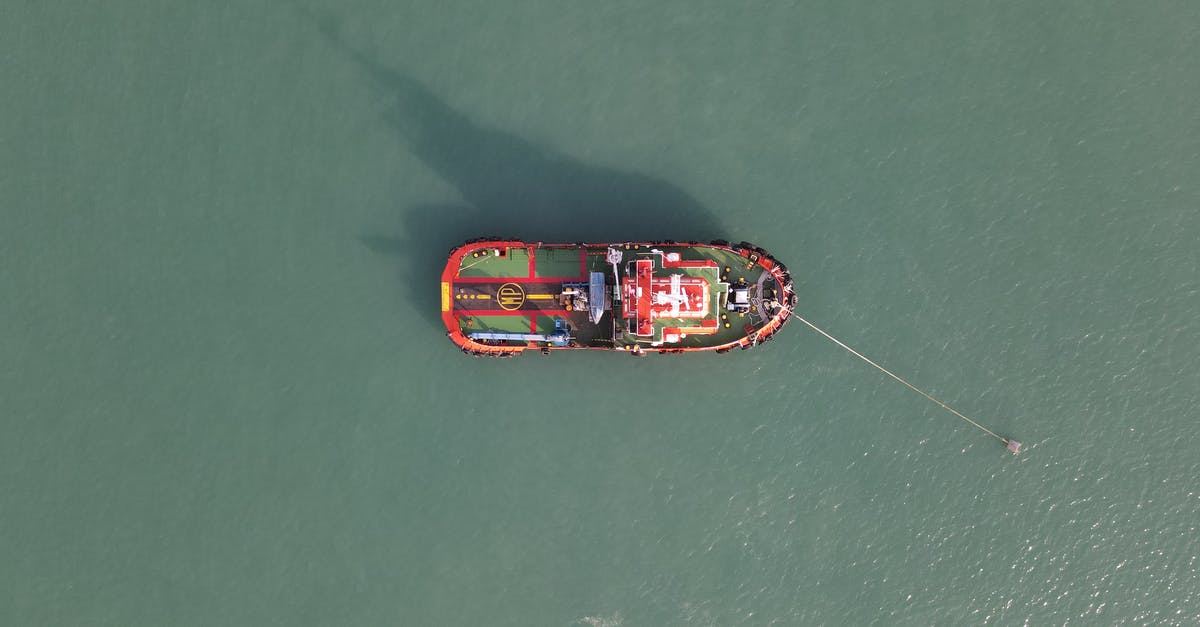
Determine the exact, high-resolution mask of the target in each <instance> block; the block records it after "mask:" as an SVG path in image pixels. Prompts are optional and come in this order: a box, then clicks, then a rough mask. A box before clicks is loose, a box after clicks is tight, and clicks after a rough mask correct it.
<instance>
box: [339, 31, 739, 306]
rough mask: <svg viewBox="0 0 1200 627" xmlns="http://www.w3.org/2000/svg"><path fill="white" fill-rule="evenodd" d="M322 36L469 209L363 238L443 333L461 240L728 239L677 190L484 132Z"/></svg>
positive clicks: (398, 76)
mask: <svg viewBox="0 0 1200 627" xmlns="http://www.w3.org/2000/svg"><path fill="white" fill-rule="evenodd" d="M321 30H322V32H323V33H324V35H325V36H326V38H328V40H329V41H330V43H331V44H332V45H333V47H334V48H335V49H337V50H339V51H341V52H342V53H343V54H345V55H346V56H347V57H348V58H350V59H351V60H352V61H353V62H354V63H355V64H356V65H357V66H358V67H359V68H360V69H361V70H362V71H363V73H364V74H365V75H366V76H367V77H368V78H367V80H368V81H369V82H370V83H371V84H372V86H373V87H374V88H375V89H377V90H380V91H381V92H382V95H383V96H384V97H385V98H386V99H387V101H388V102H389V106H388V110H387V113H386V117H387V120H388V123H389V125H390V126H391V127H392V128H393V129H395V131H396V133H397V136H398V137H399V139H400V140H401V141H402V142H403V143H404V145H405V146H406V147H407V148H408V149H409V150H410V151H412V153H413V154H414V155H416V156H417V157H418V158H419V159H420V160H421V161H422V162H423V163H424V164H425V165H427V166H428V167H429V168H430V169H432V170H433V171H434V172H436V173H437V174H438V175H439V176H441V177H442V178H443V179H445V180H446V181H447V182H449V183H450V184H451V185H453V186H454V187H455V188H456V189H457V190H458V192H459V193H460V194H461V196H462V198H463V200H464V201H465V204H463V205H419V206H413V207H409V208H408V209H406V210H405V211H404V212H403V214H402V216H401V225H400V228H401V231H402V233H400V234H394V233H372V234H364V235H362V236H360V237H359V239H360V241H361V242H362V243H363V244H364V245H366V246H368V247H369V248H370V249H371V250H373V251H375V252H378V253H381V254H386V255H389V256H394V257H398V258H399V259H400V267H401V277H400V278H401V281H402V282H403V284H404V285H405V286H407V287H408V289H409V294H408V295H407V296H408V297H409V298H411V300H412V302H413V304H414V305H415V306H416V307H418V308H419V309H420V311H421V312H422V313H423V314H425V316H426V317H427V319H428V320H429V321H430V323H431V324H434V325H435V326H438V327H441V325H442V323H441V319H440V317H439V314H438V311H439V309H438V308H439V298H440V297H439V295H438V294H439V292H438V289H437V282H438V277H439V276H440V275H441V271H442V268H443V267H444V265H445V261H446V254H447V250H448V249H449V248H451V247H453V246H455V245H457V244H460V243H462V242H463V241H464V240H466V239H470V238H475V237H481V236H485V235H495V236H500V237H513V238H518V239H524V240H528V241H545V242H576V241H588V242H605V241H657V240H667V239H671V240H678V241H684V240H689V241H708V240H711V239H714V238H718V237H723V236H724V235H725V234H724V233H723V232H722V229H721V226H720V224H719V222H718V220H717V219H716V217H715V216H714V214H713V213H712V212H710V211H709V210H708V209H706V208H705V207H704V206H702V205H701V204H700V203H699V202H697V201H696V199H695V198H693V197H692V196H691V195H689V194H688V193H686V192H685V191H683V190H681V189H680V188H678V187H676V186H675V185H672V184H671V183H668V182H667V181H664V180H661V179H658V178H655V177H653V176H648V175H645V174H639V173H636V172H626V171H622V170H618V169H615V168H610V167H604V166H598V165H590V164H587V163H583V162H581V161H579V160H577V159H575V158H573V157H571V156H569V155H567V154H564V153H562V152H559V151H556V150H553V149H550V148H548V147H545V146H542V145H539V144H536V143H534V142H531V141H528V140H526V139H523V138H521V137H518V136H517V135H515V134H513V133H509V132H506V131H501V130H495V129H490V128H486V127H484V126H481V125H480V124H477V123H476V122H474V121H473V120H471V119H470V118H469V117H468V116H467V115H466V114H464V113H462V112H461V111H458V110H456V109H455V108H453V107H452V106H450V105H449V104H447V103H446V102H445V101H444V100H442V99H441V98H439V97H438V96H436V95H434V94H433V92H431V91H430V90H429V89H428V88H427V87H426V86H425V85H424V84H422V83H421V82H420V81H418V80H416V79H414V78H413V77H411V76H408V75H406V74H404V73H401V72H399V71H396V70H393V69H390V68H388V67H386V66H385V65H384V64H383V63H382V62H380V61H379V60H377V59H374V58H371V57H369V56H367V55H365V54H363V53H362V52H360V51H359V50H358V49H356V48H355V47H354V46H351V45H349V44H348V43H347V42H345V41H344V40H343V39H342V38H341V35H340V34H339V31H338V29H337V28H336V25H335V24H329V23H326V24H324V25H323V27H322V29H321ZM618 132H619V131H618Z"/></svg>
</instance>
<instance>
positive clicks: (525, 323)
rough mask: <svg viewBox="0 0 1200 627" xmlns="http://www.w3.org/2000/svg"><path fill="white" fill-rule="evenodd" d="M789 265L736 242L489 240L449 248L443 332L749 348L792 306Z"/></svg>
mask: <svg viewBox="0 0 1200 627" xmlns="http://www.w3.org/2000/svg"><path fill="white" fill-rule="evenodd" d="M795 304H796V294H795V292H794V291H793V289H792V278H791V275H790V274H789V273H788V270H787V267H785V266H784V265H783V264H782V263H780V262H779V261H777V260H776V259H775V258H774V257H772V256H771V255H770V254H768V253H767V252H766V251H765V250H763V249H761V248H759V247H757V246H754V245H752V244H749V243H747V242H740V243H737V244H730V243H729V242H726V241H723V240H716V241H712V242H709V243H707V244H704V243H698V242H671V241H657V242H621V243H584V242H577V243H574V244H546V243H542V242H526V241H522V240H520V239H515V238H500V237H482V238H478V239H474V240H471V241H468V242H466V243H464V244H462V245H460V246H456V247H454V248H451V249H450V251H449V258H448V259H447V261H446V267H445V269H444V270H443V271H442V277H441V305H442V310H441V315H442V321H443V322H444V323H445V325H446V334H447V336H449V338H450V339H451V341H453V342H454V343H455V344H456V345H458V346H459V347H460V348H461V349H462V351H463V352H464V353H467V354H469V355H475V356H479V357H512V356H514V355H518V354H521V353H523V352H525V351H528V350H535V351H540V352H542V353H544V354H550V353H552V352H554V351H559V350H588V349H590V350H610V351H623V352H626V353H629V354H631V355H635V356H644V355H648V354H650V353H654V352H657V353H666V354H672V353H688V352H700V351H712V352H716V353H727V352H729V351H731V350H733V349H735V348H736V349H742V350H745V349H748V348H751V347H754V346H757V345H759V344H762V343H764V342H767V341H769V340H770V339H771V338H772V337H774V335H775V333H776V332H778V331H779V329H780V328H782V327H783V325H784V323H785V322H787V320H788V319H789V317H790V316H791V312H792V311H793V309H794V308H795Z"/></svg>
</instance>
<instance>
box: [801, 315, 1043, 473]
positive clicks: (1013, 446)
mask: <svg viewBox="0 0 1200 627" xmlns="http://www.w3.org/2000/svg"><path fill="white" fill-rule="evenodd" d="M792 315H793V316H795V318H796V319H797V320H799V321H800V322H803V323H804V324H807V325H808V326H809V327H810V328H812V330H813V331H816V332H817V333H820V334H821V335H824V336H825V337H827V338H829V340H830V341H832V342H833V343H834V344H837V345H838V346H841V347H842V348H844V349H846V350H847V351H850V353H851V354H853V355H854V356H855V357H858V358H859V359H861V360H863V361H865V362H867V363H868V364H871V365H872V366H874V367H876V368H878V369H879V371H880V372H882V373H883V374H886V375H887V376H889V377H891V378H893V379H895V380H897V381H899V382H900V383H903V384H904V385H906V386H908V388H909V389H911V390H912V391H914V392H916V393H917V394H920V395H921V396H924V397H925V398H927V399H929V400H931V401H933V402H934V403H937V404H938V405H939V406H940V407H941V408H942V409H944V410H946V411H948V412H950V413H952V414H954V415H955V416H958V417H959V418H962V419H963V420H965V421H967V422H969V423H971V424H972V425H974V426H975V427H977V428H978V429H979V430H980V431H983V432H984V433H986V434H988V435H990V436H992V437H993V438H996V439H997V440H1000V441H1001V442H1003V443H1004V444H1005V445H1006V446H1007V448H1008V450H1010V451H1012V453H1013V454H1014V455H1015V454H1017V453H1018V452H1020V450H1021V443H1020V442H1018V441H1016V440H1010V439H1008V438H1005V437H1001V436H999V435H996V433H994V432H993V431H991V430H990V429H988V428H987V427H985V426H983V425H981V424H979V423H978V422H975V421H974V420H971V419H970V418H967V417H966V416H964V415H962V414H961V413H959V412H958V410H956V409H954V408H953V407H951V406H949V405H947V404H945V403H943V402H942V401H939V400H938V399H936V398H934V397H933V396H931V395H929V394H926V393H925V392H923V391H921V389H920V388H918V387H917V386H915V385H913V384H911V383H909V382H908V381H905V380H904V379H902V378H900V377H899V376H897V375H896V374H895V373H893V372H892V371H891V370H888V369H887V368H884V367H883V366H880V365H879V364H877V363H875V362H873V361H871V360H870V359H867V357H866V356H865V355H863V354H862V353H860V352H858V351H856V350H854V349H853V348H850V347H849V346H846V345H845V344H844V343H842V341H841V340H839V339H837V338H836V337H833V336H832V335H830V334H828V333H826V332H825V331H822V330H821V329H820V328H819V327H818V326H817V325H815V324H813V323H811V322H809V321H808V320H805V319H804V318H802V317H800V316H798V315H795V312H793V314H792Z"/></svg>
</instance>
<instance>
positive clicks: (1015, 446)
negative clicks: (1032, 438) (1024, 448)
mask: <svg viewBox="0 0 1200 627" xmlns="http://www.w3.org/2000/svg"><path fill="white" fill-rule="evenodd" d="M1004 448H1007V449H1008V450H1009V451H1010V452H1012V454H1013V455H1016V454H1018V453H1020V452H1021V443H1020V442H1018V441H1016V440H1005V441H1004Z"/></svg>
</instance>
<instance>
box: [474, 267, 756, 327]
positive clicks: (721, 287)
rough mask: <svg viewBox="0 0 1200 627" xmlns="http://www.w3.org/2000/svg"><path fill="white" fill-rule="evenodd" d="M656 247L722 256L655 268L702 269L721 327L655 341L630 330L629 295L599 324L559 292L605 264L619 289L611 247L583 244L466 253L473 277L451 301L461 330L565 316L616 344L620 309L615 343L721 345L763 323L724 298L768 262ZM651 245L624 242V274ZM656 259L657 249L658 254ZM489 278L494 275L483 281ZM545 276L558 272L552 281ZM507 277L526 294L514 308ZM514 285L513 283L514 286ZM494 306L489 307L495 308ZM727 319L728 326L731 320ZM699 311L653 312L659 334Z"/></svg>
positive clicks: (609, 282) (695, 273)
mask: <svg viewBox="0 0 1200 627" xmlns="http://www.w3.org/2000/svg"><path fill="white" fill-rule="evenodd" d="M653 248H654V249H657V250H660V251H663V252H664V253H667V252H676V253H679V255H680V258H681V259H682V260H685V261H703V260H712V261H714V262H716V263H717V264H718V267H717V268H715V269H713V268H674V267H672V268H664V267H662V266H661V265H659V264H658V263H656V266H655V273H654V276H655V277H658V278H661V277H665V276H668V275H670V274H680V275H683V276H684V277H700V278H703V279H705V280H706V281H707V282H708V285H709V299H710V301H709V309H708V311H709V312H710V313H709V315H708V316H706V318H711V317H714V316H715V317H716V318H717V321H718V327H717V329H716V331H715V332H713V333H708V334H689V335H688V336H687V337H683V338H680V340H679V341H678V342H674V343H667V344H662V345H660V346H653V347H652V346H651V343H652V338H647V337H638V336H636V335H634V334H633V333H631V332H630V330H629V329H628V328H627V324H629V323H631V322H632V320H631V319H626V318H624V317H623V315H622V311H623V310H622V306H623V305H624V303H619V302H618V303H613V308H612V310H611V311H606V312H605V315H604V316H603V317H602V318H601V320H600V322H599V324H593V323H592V322H591V321H590V320H589V319H588V314H587V312H586V311H565V310H564V309H563V305H562V304H561V303H560V302H559V300H558V294H559V293H560V292H561V291H562V284H563V283H576V282H586V281H587V276H588V273H590V272H603V273H604V275H605V279H606V291H607V292H609V293H610V294H611V292H612V290H613V287H614V285H613V281H614V278H613V272H612V266H611V265H609V264H608V263H607V261H606V252H607V248H606V247H585V248H581V247H579V246H570V245H568V246H549V247H548V246H541V247H538V248H536V249H534V258H533V264H532V266H531V265H530V257H529V251H528V249H527V248H522V247H518V248H509V249H507V250H504V251H502V254H497V253H496V250H495V249H491V250H489V251H488V254H487V255H483V254H482V252H480V254H478V255H475V256H473V255H467V256H466V257H464V258H463V260H462V264H461V270H460V271H459V278H463V279H468V280H473V282H472V281H464V282H462V283H455V284H454V288H453V290H452V291H453V292H454V294H453V296H452V303H453V307H454V309H455V310H456V311H461V314H460V316H459V320H460V323H461V324H462V327H461V328H462V330H463V331H464V332H466V333H471V332H473V331H494V332H509V333H529V332H531V331H532V330H535V329H536V331H537V332H538V333H545V334H548V333H550V332H551V331H553V328H554V320H555V319H557V318H566V319H567V320H568V321H569V322H570V324H571V327H572V334H573V335H574V336H575V338H576V340H577V341H578V342H579V344H580V345H581V346H604V347H611V346H613V344H614V330H613V327H614V325H613V320H614V316H616V322H617V327H618V331H617V332H616V334H615V336H616V337H615V341H616V345H617V346H635V345H639V346H642V347H643V348H646V349H649V350H660V349H666V350H669V349H672V348H699V347H704V346H718V345H723V344H729V343H732V342H736V341H737V340H739V339H741V338H743V337H745V336H746V335H747V328H746V327H747V326H748V325H749V326H750V327H752V328H757V327H758V326H760V325H761V324H762V318H761V317H760V316H758V315H756V314H754V313H751V314H739V313H732V312H726V311H725V310H724V309H723V308H722V307H721V306H720V304H721V303H722V302H723V301H724V300H725V299H726V297H727V294H728V290H729V284H730V283H732V282H735V281H737V280H738V279H744V280H746V281H747V282H748V283H750V284H751V285H752V286H754V285H755V284H756V282H757V281H758V279H759V277H760V276H761V275H762V274H763V273H764V272H765V270H764V269H763V268H762V267H761V266H759V265H757V264H752V263H749V262H748V261H747V260H746V259H745V258H744V257H742V256H741V255H738V254H737V253H735V252H732V251H727V250H722V249H718V248H712V247H708V246H667V245H663V246H655V247H653ZM650 250H651V248H650V247H640V248H638V249H636V250H635V249H633V248H632V247H631V248H630V249H628V250H625V249H622V253H623V255H624V259H623V261H622V263H621V267H622V277H623V278H624V277H625V276H626V272H625V268H626V266H627V265H628V264H630V262H632V261H633V260H635V259H638V258H640V257H643V256H647V255H651V253H650ZM653 256H654V257H655V258H656V259H657V258H658V257H657V255H653ZM484 279H493V280H492V281H485V280H484ZM546 279H557V280H551V281H546ZM509 283H513V284H517V285H519V286H521V289H522V290H523V293H524V299H525V300H524V302H523V303H522V304H521V305H520V306H519V309H517V310H516V311H500V310H499V309H498V307H499V303H498V302H497V296H495V295H493V294H497V290H499V289H501V288H502V286H504V285H507V284H509ZM509 289H511V288H509ZM489 308H490V310H489ZM726 323H728V324H729V326H728V327H726V326H725V324H726ZM699 324H700V319H695V318H692V319H674V318H654V319H653V321H652V325H653V328H654V333H655V337H656V338H657V337H661V334H662V329H664V328H670V327H680V328H686V327H695V326H699Z"/></svg>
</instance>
